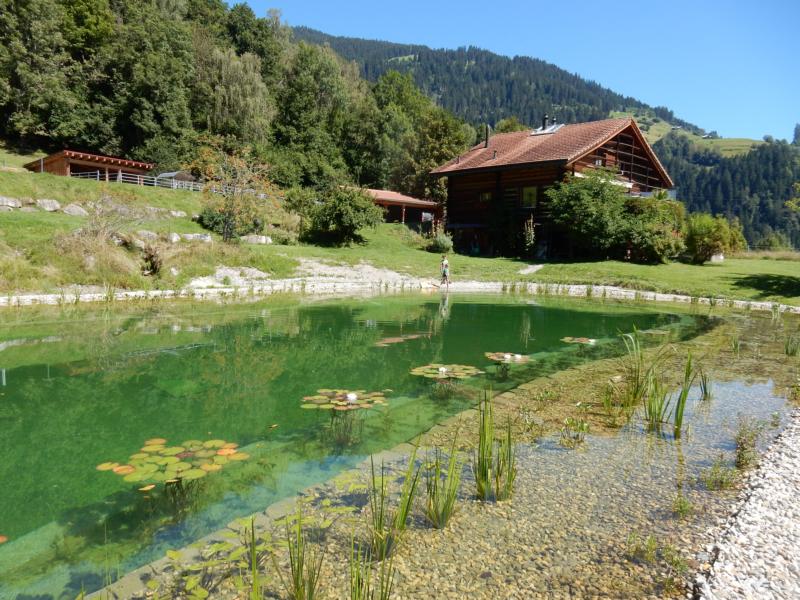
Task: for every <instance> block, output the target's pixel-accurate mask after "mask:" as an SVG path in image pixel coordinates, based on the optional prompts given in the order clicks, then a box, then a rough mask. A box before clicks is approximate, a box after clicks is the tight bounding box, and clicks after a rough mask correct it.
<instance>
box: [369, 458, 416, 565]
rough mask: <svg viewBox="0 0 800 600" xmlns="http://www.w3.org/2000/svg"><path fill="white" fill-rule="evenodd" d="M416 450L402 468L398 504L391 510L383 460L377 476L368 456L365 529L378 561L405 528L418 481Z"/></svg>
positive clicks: (388, 552)
mask: <svg viewBox="0 0 800 600" xmlns="http://www.w3.org/2000/svg"><path fill="white" fill-rule="evenodd" d="M416 453H417V448H416V447H414V450H413V451H412V453H411V455H410V457H409V460H408V466H407V467H406V472H405V477H404V478H403V486H402V488H401V491H400V498H399V500H398V505H397V507H396V508H395V509H394V510H393V509H392V508H390V506H389V491H388V486H387V482H386V474H385V469H384V467H383V463H381V470H380V477H377V476H376V475H375V463H374V462H373V460H372V458H371V457H370V466H371V475H372V477H371V480H370V489H369V520H368V522H367V528H368V531H369V536H370V549H371V555H372V557H373V558H374V559H375V560H377V561H382V560H384V559H385V558H387V557H388V556H389V555H391V553H392V552H393V551H394V549H395V548H396V547H397V546H398V544H399V543H400V539H401V536H402V534H403V532H404V531H405V529H406V523H407V521H408V516H409V514H410V512H411V506H412V504H413V501H414V495H415V493H416V490H417V482H418V481H419V469H418V468H415V463H416Z"/></svg>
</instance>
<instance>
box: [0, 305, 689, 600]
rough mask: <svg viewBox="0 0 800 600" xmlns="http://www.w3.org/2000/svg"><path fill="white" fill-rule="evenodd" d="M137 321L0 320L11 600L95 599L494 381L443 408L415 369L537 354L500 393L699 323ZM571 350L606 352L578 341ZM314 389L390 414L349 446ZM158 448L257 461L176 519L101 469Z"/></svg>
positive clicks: (361, 316)
mask: <svg viewBox="0 0 800 600" xmlns="http://www.w3.org/2000/svg"><path fill="white" fill-rule="evenodd" d="M142 313H143V314H142ZM142 313H138V314H137V313H132V314H130V315H127V316H119V315H113V314H84V315H81V316H80V317H78V318H64V319H58V318H54V319H52V320H50V321H49V322H45V323H41V324H39V323H35V322H34V323H23V324H20V323H11V321H12V319H6V321H7V323H6V324H4V323H3V321H2V319H3V316H2V315H0V348H2V349H1V350H0V369H3V379H2V383H3V385H2V387H0V393H2V395H0V447H2V448H3V460H2V461H0V481H2V482H3V483H4V493H3V495H2V496H0V535H5V536H7V537H8V538H9V541H8V542H7V543H6V544H3V545H2V546H0V597H14V596H18V597H25V596H23V594H25V595H39V597H45V598H47V597H74V596H75V594H76V593H77V592H78V591H79V590H80V589H81V587H84V588H85V589H87V590H91V589H95V588H97V587H99V586H100V585H102V584H103V581H104V579H106V578H109V577H111V578H113V577H114V576H116V574H117V571H121V572H124V571H127V570H129V569H131V568H133V567H135V566H138V565H141V564H143V563H145V562H147V561H149V560H152V559H154V558H158V557H160V556H162V555H163V553H164V551H165V550H166V549H168V548H172V547H179V546H182V545H185V544H187V543H189V542H191V541H193V540H194V539H197V538H199V537H201V536H202V535H204V534H206V533H208V532H210V531H213V530H216V529H218V528H220V527H222V526H224V525H225V524H226V523H228V522H229V521H231V520H232V519H234V518H237V517H240V516H244V515H247V514H250V513H252V512H255V511H258V510H261V509H263V508H264V507H266V506H267V505H269V504H271V503H272V502H274V501H276V500H279V499H280V498H282V497H286V496H288V495H291V494H294V493H295V492H297V491H299V490H301V489H303V488H305V487H307V486H309V485H311V484H313V483H316V482H319V481H323V480H326V479H329V478H330V477H333V476H334V475H336V474H337V473H338V472H340V471H342V470H343V469H345V468H349V467H351V466H353V465H354V464H356V463H357V462H358V461H360V460H362V459H363V458H364V456H366V455H367V454H369V453H372V452H376V451H379V450H382V449H385V448H389V447H392V446H394V445H396V444H398V443H401V442H404V441H408V440H410V439H412V438H413V437H414V436H416V435H417V434H419V433H420V432H422V431H425V430H427V429H428V428H430V427H431V426H432V425H434V424H435V423H436V422H438V421H440V420H442V419H444V418H446V417H448V416H450V415H452V414H455V413H457V412H459V411H460V410H463V409H464V408H466V407H467V406H469V405H471V404H473V403H474V399H475V398H477V393H478V390H479V389H480V388H481V387H482V386H483V385H484V384H485V382H486V379H485V378H484V377H481V378H476V379H475V380H473V381H470V382H467V383H468V385H472V386H473V389H474V390H475V394H470V393H469V389H468V390H467V393H465V394H463V395H462V397H460V398H457V399H452V400H447V401H442V400H436V399H433V398H431V397H430V396H429V391H430V384H429V383H428V382H427V381H426V380H421V379H419V378H416V377H412V376H411V375H409V370H410V369H411V368H413V367H415V366H419V365H423V364H427V363H430V362H440V363H458V364H466V365H475V366H478V367H481V368H486V367H488V366H489V365H490V363H489V361H488V360H487V359H486V358H485V357H484V352H487V351H504V352H506V351H507V352H516V353H520V354H528V355H532V356H533V357H534V358H535V359H536V360H535V361H534V362H532V363H531V364H530V365H528V366H525V367H520V368H516V369H514V370H513V371H512V374H511V377H510V378H509V379H508V380H504V381H493V385H494V387H495V388H496V389H504V388H508V387H512V386H514V385H515V384H516V383H518V382H521V381H526V380H529V379H531V378H533V377H535V376H537V375H541V374H544V373H546V372H552V371H554V370H557V369H561V368H565V367H567V366H570V365H572V364H576V362H579V361H585V360H591V359H593V358H596V357H601V356H607V355H610V354H614V353H619V352H620V350H621V347H620V344H619V343H618V341H617V336H618V334H619V333H620V332H626V331H631V330H632V329H633V327H637V328H638V329H652V328H657V327H666V328H674V329H677V330H679V331H680V332H682V334H683V335H687V336H688V335H692V334H693V333H694V332H695V331H697V330H698V329H701V328H702V327H704V326H705V322H704V320H703V319H702V318H699V317H686V316H684V317H678V316H675V315H670V314H664V313H657V312H654V311H652V310H647V309H639V308H637V307H632V306H618V305H613V304H609V305H602V304H600V303H599V302H596V303H587V302H578V301H575V302H565V301H553V302H550V301H548V302H544V301H537V302H533V301H531V300H525V299H516V300H515V299H510V298H508V297H495V298H492V297H484V298H475V297H463V298H459V297H453V296H451V297H450V298H449V299H447V300H445V299H443V298H442V299H440V298H439V297H399V298H385V299H372V300H361V301H336V302H325V303H317V304H310V305H297V306H288V307H283V308H271V305H269V304H255V305H249V306H235V307H224V308H220V307H217V308H216V310H215V311H210V310H209V309H208V308H206V309H198V308H191V307H186V308H184V309H175V308H173V309H170V312H169V314H160V313H154V314H148V313H147V311H142ZM409 335H410V336H412V337H411V338H406V339H403V341H401V342H397V339H398V338H402V337H403V336H409ZM565 336H573V337H581V336H584V337H589V338H596V339H597V340H598V343H597V345H596V346H593V347H586V346H576V345H568V344H565V343H563V342H561V341H560V340H561V338H563V337H565ZM387 338H389V339H388V340H387ZM392 338H394V339H392ZM376 344H377V345H376ZM320 388H346V389H361V390H367V391H373V390H384V389H391V390H393V391H392V393H390V394H389V395H388V405H387V406H385V407H380V408H374V409H371V410H369V411H356V413H353V412H348V413H345V414H347V415H353V420H354V423H353V425H354V427H353V429H352V430H349V431H350V434H351V435H349V436H348V435H346V434H347V433H348V431H345V432H344V433H343V432H342V430H341V429H339V430H337V432H332V431H331V429H330V423H331V419H332V417H331V414H332V413H331V412H329V411H320V410H303V409H301V408H300V405H301V399H302V397H303V396H306V395H309V394H314V393H315V391H316V390H317V389H320ZM470 396H472V397H473V399H470ZM334 434H335V435H334ZM153 437H160V438H165V439H167V440H168V443H169V444H180V443H182V442H183V441H184V440H189V439H193V440H201V441H204V440H211V439H224V440H227V441H231V442H235V443H237V444H239V445H240V447H241V448H242V449H243V450H244V451H246V452H247V453H248V454H249V455H250V458H249V459H248V460H245V461H242V462H241V463H237V464H235V465H230V466H226V468H225V469H224V470H222V471H219V472H216V473H211V474H210V475H209V476H208V477H205V478H203V479H202V480H200V481H198V482H197V485H193V486H192V487H191V493H189V494H187V497H186V498H183V501H182V502H181V503H180V506H176V504H175V503H172V504H170V503H169V502H165V501H159V500H158V498H156V499H155V500H154V499H153V498H152V497H150V496H149V495H145V494H142V493H141V492H139V491H137V488H138V487H139V486H140V485H141V484H135V483H126V482H124V481H123V479H122V477H119V476H116V475H114V474H112V473H109V472H99V471H97V470H96V469H95V466H96V465H98V464H99V463H102V462H105V461H117V462H121V463H124V462H126V460H127V457H128V456H129V455H130V454H132V453H135V452H137V451H138V450H139V448H140V447H141V446H142V445H143V443H144V441H145V440H147V439H149V438H153ZM162 500H163V498H162Z"/></svg>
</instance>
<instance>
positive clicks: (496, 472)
mask: <svg viewBox="0 0 800 600" xmlns="http://www.w3.org/2000/svg"><path fill="white" fill-rule="evenodd" d="M494 434H495V429H494V411H493V407H492V390H491V388H490V389H488V390H486V391H485V392H484V398H483V400H482V401H481V404H480V406H479V407H478V447H477V449H476V451H475V453H474V456H473V462H472V473H473V475H474V476H475V488H476V495H477V497H478V499H480V500H495V501H501V500H507V499H509V498H511V496H512V495H513V493H514V480H515V479H516V476H517V466H516V452H515V450H514V441H513V439H512V435H511V422H510V421H509V422H508V425H507V427H506V435H505V436H504V437H503V439H502V440H501V441H500V442H496V441H495V439H494Z"/></svg>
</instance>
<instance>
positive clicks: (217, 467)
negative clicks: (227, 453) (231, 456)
mask: <svg viewBox="0 0 800 600" xmlns="http://www.w3.org/2000/svg"><path fill="white" fill-rule="evenodd" d="M200 468H201V469H203V471H208V472H209V473H212V472H214V471H219V470H221V469H222V465H218V464H216V463H210V464H207V465H200Z"/></svg>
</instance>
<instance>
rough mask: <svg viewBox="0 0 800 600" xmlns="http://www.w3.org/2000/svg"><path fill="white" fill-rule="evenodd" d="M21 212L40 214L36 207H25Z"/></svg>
mask: <svg viewBox="0 0 800 600" xmlns="http://www.w3.org/2000/svg"><path fill="white" fill-rule="evenodd" d="M19 210H20V212H39V210H38V209H37V208H36V207H35V206H23V207H22V208H20V209H19Z"/></svg>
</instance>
